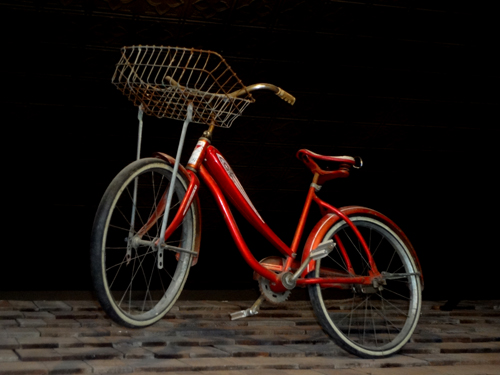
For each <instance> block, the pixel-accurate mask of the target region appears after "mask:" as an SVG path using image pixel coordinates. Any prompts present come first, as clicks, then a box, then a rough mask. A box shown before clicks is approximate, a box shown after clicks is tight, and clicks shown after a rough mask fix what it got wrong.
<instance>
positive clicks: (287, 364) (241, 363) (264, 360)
mask: <svg viewBox="0 0 500 375" xmlns="http://www.w3.org/2000/svg"><path fill="white" fill-rule="evenodd" d="M302 359H305V358H277V357H257V358H247V357H240V358H231V357H229V358H225V360H226V361H227V362H229V363H230V364H231V366H230V367H229V368H232V369H235V370H246V369H248V370H250V369H299V365H298V361H300V360H302ZM183 361H188V360H183ZM202 371H203V370H202ZM204 371H206V370H204Z"/></svg>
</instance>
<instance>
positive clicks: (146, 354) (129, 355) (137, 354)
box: [116, 346, 155, 359]
mask: <svg viewBox="0 0 500 375" xmlns="http://www.w3.org/2000/svg"><path fill="white" fill-rule="evenodd" d="M116 350H118V351H119V352H121V353H122V356H123V358H126V359H146V358H151V359H152V358H155V354H154V353H153V352H152V351H151V350H148V349H145V348H137V347H126V346H122V347H119V348H116Z"/></svg>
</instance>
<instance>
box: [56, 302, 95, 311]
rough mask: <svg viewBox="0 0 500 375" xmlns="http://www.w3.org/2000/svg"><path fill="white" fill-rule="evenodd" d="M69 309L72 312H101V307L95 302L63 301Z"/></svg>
mask: <svg viewBox="0 0 500 375" xmlns="http://www.w3.org/2000/svg"><path fill="white" fill-rule="evenodd" d="M64 303H66V305H68V306H70V307H71V310H72V311H101V310H102V309H101V305H99V302H97V301H72V300H69V301H64Z"/></svg>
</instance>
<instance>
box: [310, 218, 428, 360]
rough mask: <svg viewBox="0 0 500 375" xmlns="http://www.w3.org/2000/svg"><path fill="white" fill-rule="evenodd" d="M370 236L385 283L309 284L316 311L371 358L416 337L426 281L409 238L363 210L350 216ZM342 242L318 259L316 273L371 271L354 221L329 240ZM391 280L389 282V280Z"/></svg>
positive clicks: (335, 229) (336, 334) (346, 344)
mask: <svg viewBox="0 0 500 375" xmlns="http://www.w3.org/2000/svg"><path fill="white" fill-rule="evenodd" d="M349 219H350V220H351V221H352V222H353V223H354V225H355V226H356V228H357V229H358V230H359V231H360V233H361V235H362V236H363V238H364V239H365V241H366V243H367V245H368V247H369V249H370V251H371V254H372V256H373V258H374V260H375V264H376V266H377V268H378V271H379V272H381V273H383V272H385V275H386V276H385V281H384V282H382V283H381V285H375V286H373V285H372V286H364V285H359V284H350V285H345V286H343V288H342V289H340V288H321V287H320V286H319V285H318V284H314V285H310V286H309V295H310V298H311V302H312V305H313V309H314V311H315V313H316V316H317V318H318V320H319V322H320V324H321V325H322V327H323V328H324V329H325V331H326V332H327V333H328V334H329V335H330V336H331V337H332V338H333V339H334V340H335V341H336V343H337V344H339V345H340V346H341V347H342V348H344V349H345V350H347V351H348V352H350V353H352V354H355V355H358V356H360V357H365V358H380V357H386V356H389V355H391V354H393V353H395V352H397V351H398V350H400V349H401V348H402V347H403V345H404V344H405V343H406V342H408V340H409V339H410V337H411V335H412V333H413V331H414V330H415V327H416V325H417V321H418V318H419V315H420V308H421V303H422V300H421V298H422V297H421V283H420V276H419V273H418V269H417V265H416V264H415V260H414V259H413V257H412V256H411V253H410V251H409V249H408V248H407V246H406V245H405V241H403V240H402V239H401V238H400V237H399V236H398V235H397V234H396V233H395V232H394V231H393V230H392V229H391V228H390V227H389V226H388V225H386V224H385V223H384V222H382V221H380V220H378V219H375V218H372V217H368V216H362V215H354V216H350V217H349ZM330 239H333V240H334V242H335V243H336V246H335V248H334V250H333V251H332V252H331V253H330V254H329V256H327V257H325V258H323V259H321V260H319V261H317V263H316V269H315V270H314V271H312V275H311V276H315V277H319V276H320V275H321V274H326V273H330V274H331V272H337V274H338V273H339V272H340V273H342V274H344V275H347V274H349V267H348V263H347V262H346V258H345V256H343V255H342V252H341V247H342V246H341V245H343V247H344V249H345V252H346V253H347V255H348V257H349V259H350V262H351V266H352V269H351V272H352V270H354V273H355V274H356V275H358V276H368V275H369V273H368V271H369V270H370V267H369V264H368V261H367V257H366V253H365V251H364V250H363V247H362V246H361V244H360V243H359V240H358V239H357V237H356V236H355V235H354V232H353V231H352V230H351V229H350V227H349V226H348V225H347V224H346V223H345V221H343V220H341V221H339V222H337V223H335V224H334V225H333V226H332V227H331V228H330V230H328V232H327V233H326V235H325V236H324V238H323V239H322V242H323V241H327V240H330ZM384 284H385V285H384Z"/></svg>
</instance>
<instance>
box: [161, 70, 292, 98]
mask: <svg viewBox="0 0 500 375" xmlns="http://www.w3.org/2000/svg"><path fill="white" fill-rule="evenodd" d="M163 79H165V80H166V81H168V82H169V83H170V84H171V85H173V86H178V87H180V88H181V89H182V90H185V89H186V88H185V87H184V86H181V85H179V83H178V82H177V81H176V80H175V79H173V78H172V77H170V76H165V77H163ZM257 90H269V91H272V92H274V93H275V94H276V95H278V96H279V97H280V98H281V99H283V100H284V101H285V102H287V103H289V104H291V105H293V104H294V103H295V97H294V96H292V95H290V94H289V93H287V92H286V91H285V90H283V89H282V88H279V87H278V86H275V85H272V84H270V83H256V84H253V85H250V86H247V87H245V88H242V89H239V90H237V91H233V92H230V93H229V94H226V96H228V97H230V98H236V97H238V96H240V95H243V94H247V93H249V92H252V91H257ZM213 95H215V96H222V95H224V94H213Z"/></svg>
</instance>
